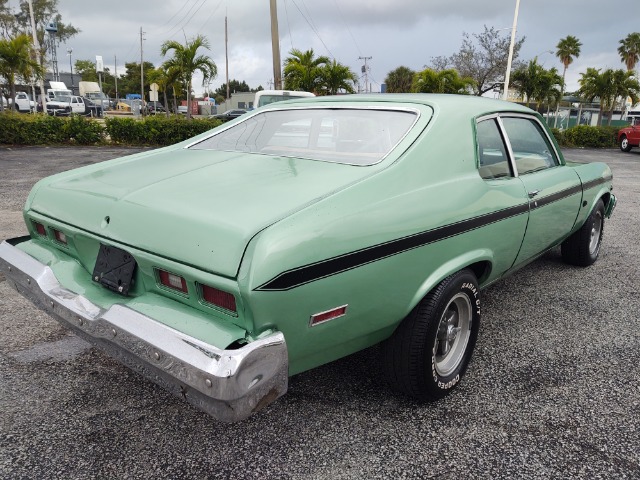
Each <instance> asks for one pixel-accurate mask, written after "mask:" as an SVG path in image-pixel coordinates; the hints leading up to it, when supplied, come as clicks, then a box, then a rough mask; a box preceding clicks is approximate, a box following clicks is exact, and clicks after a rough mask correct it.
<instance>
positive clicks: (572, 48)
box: [554, 35, 582, 127]
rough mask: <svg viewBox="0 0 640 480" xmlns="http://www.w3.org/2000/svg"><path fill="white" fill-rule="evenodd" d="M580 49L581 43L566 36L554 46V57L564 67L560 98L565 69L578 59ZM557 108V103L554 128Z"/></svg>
mask: <svg viewBox="0 0 640 480" xmlns="http://www.w3.org/2000/svg"><path fill="white" fill-rule="evenodd" d="M580 47H582V43H581V42H580V40H578V39H577V38H576V37H574V36H573V35H567V36H566V37H565V38H562V39H560V41H559V42H558V45H556V57H558V58H559V59H560V61H561V62H562V66H563V67H564V70H563V72H562V87H561V89H560V98H562V96H563V95H564V87H565V78H566V75H567V68H569V65H571V64H572V63H573V59H574V58H578V57H579V56H580ZM559 107H560V103H559V102H558V103H557V105H556V119H555V123H554V127H555V126H556V125H557V124H558V109H559Z"/></svg>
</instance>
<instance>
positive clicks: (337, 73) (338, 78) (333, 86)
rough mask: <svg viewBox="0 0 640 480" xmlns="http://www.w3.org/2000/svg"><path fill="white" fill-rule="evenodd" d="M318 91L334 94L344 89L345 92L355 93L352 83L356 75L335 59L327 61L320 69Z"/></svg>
mask: <svg viewBox="0 0 640 480" xmlns="http://www.w3.org/2000/svg"><path fill="white" fill-rule="evenodd" d="M320 78H321V86H320V92H321V93H322V94H323V95H335V94H337V93H338V92H339V91H341V90H344V91H345V92H347V93H355V89H354V88H353V87H354V84H355V82H357V81H358V76H357V75H356V74H355V73H353V71H351V69H350V68H349V67H347V66H346V65H342V64H341V63H338V62H336V61H335V59H334V60H333V61H332V62H331V63H327V64H326V65H325V66H324V67H322V69H321V71H320Z"/></svg>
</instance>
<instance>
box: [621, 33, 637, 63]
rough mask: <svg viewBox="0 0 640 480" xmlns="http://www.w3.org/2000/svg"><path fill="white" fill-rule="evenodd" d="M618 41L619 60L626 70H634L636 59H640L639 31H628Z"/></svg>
mask: <svg viewBox="0 0 640 480" xmlns="http://www.w3.org/2000/svg"><path fill="white" fill-rule="evenodd" d="M619 43H620V46H619V47H618V53H619V54H620V60H622V62H623V63H624V64H625V65H626V67H627V70H628V71H633V70H635V68H636V65H637V63H638V60H640V33H638V32H634V33H630V34H629V35H627V37H626V38H624V39H622V40H620V42H619Z"/></svg>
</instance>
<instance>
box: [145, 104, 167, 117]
mask: <svg viewBox="0 0 640 480" xmlns="http://www.w3.org/2000/svg"><path fill="white" fill-rule="evenodd" d="M146 108H147V113H149V114H150V115H155V114H158V113H166V111H167V110H166V109H165V108H164V106H163V105H162V104H161V103H160V102H149V103H147V105H146Z"/></svg>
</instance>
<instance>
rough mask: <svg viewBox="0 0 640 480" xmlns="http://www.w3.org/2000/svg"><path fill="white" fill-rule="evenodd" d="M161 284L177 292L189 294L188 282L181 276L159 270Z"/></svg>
mask: <svg viewBox="0 0 640 480" xmlns="http://www.w3.org/2000/svg"><path fill="white" fill-rule="evenodd" d="M157 272H158V277H159V278H160V283H161V284H162V285H164V286H165V287H167V288H170V289H172V290H177V291H178V292H182V293H187V282H185V280H184V278H182V277H181V276H180V275H176V274H174V273H169V272H165V271H164V270H158V271H157Z"/></svg>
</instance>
